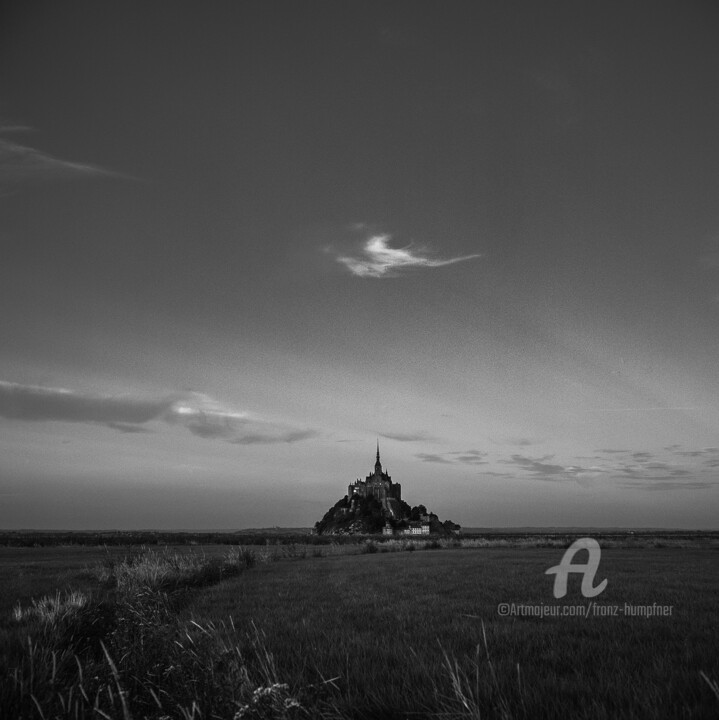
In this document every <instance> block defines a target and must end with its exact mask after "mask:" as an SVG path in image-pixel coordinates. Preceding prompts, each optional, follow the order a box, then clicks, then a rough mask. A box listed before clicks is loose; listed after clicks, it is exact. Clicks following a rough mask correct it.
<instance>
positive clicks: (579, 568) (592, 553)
mask: <svg viewBox="0 0 719 720" xmlns="http://www.w3.org/2000/svg"><path fill="white" fill-rule="evenodd" d="M579 550H588V551H589V561H588V562H587V563H586V565H574V564H572V559H573V558H574V556H575V555H576V553H577V551H579ZM601 555H602V550H601V548H600V547H599V543H598V542H597V541H596V540H594V539H593V538H579V540H575V541H574V542H573V543H572V544H571V545H570V546H569V547H568V548H567V551H566V552H565V553H564V556H563V557H562V562H560V563H559V565H555V566H554V567H551V568H549V570H545V571H544V574H545V575H556V577H555V578H554V597H555V598H563V597H564V596H565V595H566V594H567V575H569V573H570V572H571V573H581V574H582V595H584V597H596V596H597V595H599V593H601V592H604V589H605V588H606V587H607V581H606V579H605V580H602V582H600V583H599V585H597V587H592V583H593V582H594V576H595V575H596V574H597V568H598V567H599V558H600V557H601Z"/></svg>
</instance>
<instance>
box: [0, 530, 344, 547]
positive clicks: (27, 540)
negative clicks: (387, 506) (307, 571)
mask: <svg viewBox="0 0 719 720" xmlns="http://www.w3.org/2000/svg"><path fill="white" fill-rule="evenodd" d="M332 540H333V538H323V537H318V536H316V535H310V534H309V533H307V534H298V533H287V534H279V533H268V534H267V535H262V534H257V533H242V532H238V533H231V532H216V533H213V532H203V533H192V532H152V531H139V532H138V531H126V532H121V531H117V532H28V531H23V532H11V531H5V532H0V547H2V546H5V547H52V546H56V545H110V546H115V545H266V544H268V543H271V544H275V543H277V544H281V545H291V544H292V543H302V544H311V545H327V544H329V543H330V542H332ZM334 541H335V542H356V540H353V538H341V539H340V538H334Z"/></svg>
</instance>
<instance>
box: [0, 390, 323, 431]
mask: <svg viewBox="0 0 719 720" xmlns="http://www.w3.org/2000/svg"><path fill="white" fill-rule="evenodd" d="M0 417H4V418H7V419H9V420H22V421H27V422H47V421H56V422H77V423H92V424H101V425H105V426H107V427H109V428H111V429H113V430H117V431H119V432H122V433H142V432H151V430H150V429H149V428H147V427H146V423H149V422H151V421H161V422H165V423H168V424H171V425H181V426H183V427H184V428H186V429H187V430H188V431H189V432H190V433H192V434H193V435H195V436H197V437H201V438H206V439H216V440H224V441H226V442H229V443H233V444H236V445H254V444H267V443H292V442H297V441H300V440H306V439H308V438H310V437H314V436H316V434H317V433H316V432H315V431H314V430H310V429H307V428H297V427H292V426H289V425H286V424H283V423H278V422H273V421H269V420H264V419H262V418H258V417H256V416H254V415H252V414H250V413H248V412H243V411H237V410H233V409H231V408H227V407H226V406H224V405H222V404H220V403H218V402H217V401H216V400H214V399H213V398H211V397H210V396H208V395H204V394H202V393H195V392H185V393H177V394H175V395H169V396H166V397H163V398H155V399H147V398H140V397H134V396H130V395H125V396H109V395H97V394H89V393H79V392H76V391H73V390H66V389H64V388H47V387H39V386H34V385H20V384H17V383H10V382H5V381H0Z"/></svg>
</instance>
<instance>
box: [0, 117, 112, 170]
mask: <svg viewBox="0 0 719 720" xmlns="http://www.w3.org/2000/svg"><path fill="white" fill-rule="evenodd" d="M25 129H26V128H18V127H4V128H3V127H0V133H2V132H5V133H7V132H11V131H13V132H15V131H18V130H25ZM89 176H100V177H102V176H105V177H118V174H117V173H114V172H111V171H109V170H105V169H103V168H101V167H98V166H97V165H89V164H87V163H77V162H70V161H68V160H61V159H60V158H56V157H53V156H52V155H47V154H45V153H43V152H41V151H40V150H36V149H35V148H31V147H27V146H25V145H20V144H19V143H15V142H12V141H10V140H6V139H4V138H2V137H0V183H17V182H23V181H40V180H66V179H72V178H80V177H89Z"/></svg>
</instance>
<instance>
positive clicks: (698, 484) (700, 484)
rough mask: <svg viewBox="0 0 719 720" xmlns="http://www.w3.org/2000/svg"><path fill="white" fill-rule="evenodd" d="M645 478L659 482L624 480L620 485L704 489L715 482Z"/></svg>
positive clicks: (633, 487)
mask: <svg viewBox="0 0 719 720" xmlns="http://www.w3.org/2000/svg"><path fill="white" fill-rule="evenodd" d="M645 479H647V480H654V481H659V482H648V483H645V482H637V481H631V482H625V483H622V487H625V488H627V489H630V490H651V491H657V490H658V491H661V490H706V489H708V488H710V487H714V486H715V485H716V483H714V482H706V481H703V480H692V481H690V482H674V481H671V480H665V479H664V478H645Z"/></svg>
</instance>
